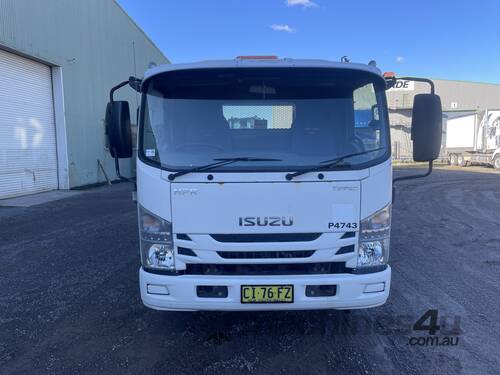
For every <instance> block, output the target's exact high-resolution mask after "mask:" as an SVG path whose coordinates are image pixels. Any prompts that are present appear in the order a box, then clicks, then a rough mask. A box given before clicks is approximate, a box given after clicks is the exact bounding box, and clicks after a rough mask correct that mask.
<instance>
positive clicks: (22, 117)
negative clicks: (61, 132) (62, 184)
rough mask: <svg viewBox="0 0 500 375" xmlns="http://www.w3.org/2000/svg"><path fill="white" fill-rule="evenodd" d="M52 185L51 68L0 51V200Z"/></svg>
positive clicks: (54, 160)
mask: <svg viewBox="0 0 500 375" xmlns="http://www.w3.org/2000/svg"><path fill="white" fill-rule="evenodd" d="M57 187H58V181H57V152H56V134H55V122H54V106H53V96H52V77H51V69H50V67H49V66H47V65H44V64H41V63H39V62H36V61H33V60H30V59H27V58H24V57H20V56H17V55H15V54H12V53H9V52H6V51H3V50H0V199H2V198H7V197H13V196H17V195H24V194H30V193H35V192H40V191H45V190H52V189H57Z"/></svg>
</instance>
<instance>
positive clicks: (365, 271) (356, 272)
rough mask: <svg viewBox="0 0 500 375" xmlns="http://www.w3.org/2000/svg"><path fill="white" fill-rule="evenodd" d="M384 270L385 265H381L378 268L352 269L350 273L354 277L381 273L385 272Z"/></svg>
mask: <svg viewBox="0 0 500 375" xmlns="http://www.w3.org/2000/svg"><path fill="white" fill-rule="evenodd" d="M386 269H387V264H381V265H379V266H372V267H362V268H353V269H352V272H351V273H352V274H354V275H366V274H368V273H376V272H382V271H385V270H386Z"/></svg>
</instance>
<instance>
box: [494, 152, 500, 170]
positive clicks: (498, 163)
mask: <svg viewBox="0 0 500 375" xmlns="http://www.w3.org/2000/svg"><path fill="white" fill-rule="evenodd" d="M493 167H494V168H495V169H496V170H500V155H497V156H495V159H494V160H493Z"/></svg>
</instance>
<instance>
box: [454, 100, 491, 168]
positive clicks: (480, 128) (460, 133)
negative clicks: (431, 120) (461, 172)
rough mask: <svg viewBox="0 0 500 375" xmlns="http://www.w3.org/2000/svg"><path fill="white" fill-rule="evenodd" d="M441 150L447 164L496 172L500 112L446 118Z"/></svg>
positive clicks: (489, 111) (487, 111) (488, 111)
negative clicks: (482, 166) (478, 166)
mask: <svg viewBox="0 0 500 375" xmlns="http://www.w3.org/2000/svg"><path fill="white" fill-rule="evenodd" d="M445 147H446V154H447V156H448V160H449V163H450V164H451V165H458V166H461V167H465V166H467V165H469V164H471V163H480V164H487V165H492V166H493V167H495V168H496V169H500V110H486V111H484V112H483V113H468V114H464V115H462V116H457V117H454V118H450V119H448V121H447V122H446V138H445Z"/></svg>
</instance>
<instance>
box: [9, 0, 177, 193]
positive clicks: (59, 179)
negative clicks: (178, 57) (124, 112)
mask: <svg viewBox="0 0 500 375" xmlns="http://www.w3.org/2000/svg"><path fill="white" fill-rule="evenodd" d="M0 25H1V27H0V199H2V198H7V197H12V196H18V195H23V194H30V193H35V192H40V191H45V190H53V189H68V188H73V187H77V186H82V185H87V184H94V183H98V182H102V181H105V179H106V177H105V175H104V172H105V173H106V174H107V175H108V176H109V178H110V179H115V178H116V176H115V172H114V164H113V163H114V162H113V160H112V159H111V158H110V157H109V156H108V155H109V153H108V152H107V151H106V149H105V147H106V145H105V138H104V125H103V120H104V113H105V105H106V102H107V100H108V99H107V98H108V92H109V89H110V88H111V87H112V86H113V85H115V84H116V83H118V82H120V81H123V79H124V78H127V77H129V76H130V75H139V76H140V75H141V74H142V73H143V72H144V71H145V70H146V69H147V67H148V65H149V64H150V63H151V62H154V63H156V64H165V63H168V60H167V58H166V57H165V56H164V55H163V54H162V52H161V51H160V50H159V49H158V48H157V47H156V46H155V45H154V44H153V42H152V41H151V40H150V39H149V38H148V37H147V36H146V35H145V34H144V32H143V31H142V30H141V29H140V28H139V27H138V26H137V25H136V24H135V23H134V22H133V21H132V20H131V19H130V18H129V16H128V15H127V14H126V13H125V12H124V11H123V10H122V9H121V8H120V6H119V5H118V4H117V3H116V2H115V1H114V0H85V1H58V0H44V1H32V0H0ZM122 91H123V92H120V93H118V97H119V98H122V99H124V100H128V101H129V103H130V104H131V105H132V108H131V111H133V112H132V113H135V111H136V106H137V104H138V100H139V97H138V96H137V95H135V94H131V93H130V91H131V90H122ZM133 117H134V118H135V116H133ZM132 121H134V120H132ZM121 168H122V172H123V174H124V175H132V174H135V170H134V168H135V166H134V165H132V164H130V163H128V162H123V165H122V167H121Z"/></svg>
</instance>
